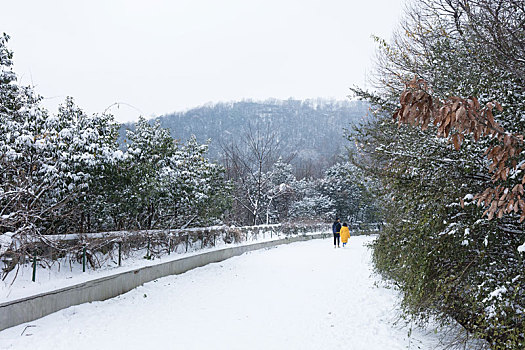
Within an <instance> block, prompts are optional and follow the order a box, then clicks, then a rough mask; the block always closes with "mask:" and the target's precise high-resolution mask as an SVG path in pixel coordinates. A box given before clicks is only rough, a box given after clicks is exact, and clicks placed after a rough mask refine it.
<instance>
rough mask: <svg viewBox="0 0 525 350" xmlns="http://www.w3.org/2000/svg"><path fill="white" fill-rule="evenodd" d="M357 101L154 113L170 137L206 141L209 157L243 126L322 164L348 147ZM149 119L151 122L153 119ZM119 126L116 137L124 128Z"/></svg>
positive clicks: (358, 112) (361, 110)
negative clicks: (346, 132) (347, 136)
mask: <svg viewBox="0 0 525 350" xmlns="http://www.w3.org/2000/svg"><path fill="white" fill-rule="evenodd" d="M367 111H368V104H367V103H366V102H362V101H333V100H324V99H315V100H292V99H288V100H273V99H272V100H266V101H260V102H256V101H249V100H244V101H239V102H229V103H217V104H213V105H205V106H201V107H197V108H193V109H190V110H188V111H184V112H176V113H171V114H168V115H164V116H160V117H157V118H155V119H153V120H158V121H159V122H160V124H161V126H162V127H164V128H168V129H170V132H171V135H172V136H173V137H174V138H175V139H180V140H183V141H185V140H187V139H188V138H189V137H190V136H191V135H192V134H193V135H195V136H196V137H197V140H198V141H199V142H201V143H204V142H206V141H207V140H208V139H211V143H210V151H209V155H210V158H212V159H217V160H219V159H220V154H221V141H222V142H226V141H227V140H229V139H231V138H233V139H235V138H237V137H242V135H243V134H245V133H246V132H247V130H248V128H249V127H251V128H252V129H256V128H259V129H260V130H266V128H268V127H269V129H270V130H271V131H272V132H274V133H275V136H276V139H277V140H278V142H279V145H280V148H281V151H282V153H283V155H285V156H286V155H287V154H291V153H296V157H295V159H294V163H296V164H298V163H304V162H309V163H313V164H316V165H319V166H323V165H326V164H324V163H326V162H327V159H329V158H333V157H334V156H335V155H336V154H339V153H341V152H342V151H343V150H344V147H345V146H350V145H349V144H348V142H347V141H346V140H345V139H344V129H345V128H346V129H349V128H351V126H352V125H353V124H356V123H359V121H360V120H361V119H362V118H363V117H364V116H365V115H366V114H367ZM153 120H152V121H153ZM126 129H133V124H124V125H123V126H122V128H121V140H122V139H123V138H124V137H125V130H126Z"/></svg>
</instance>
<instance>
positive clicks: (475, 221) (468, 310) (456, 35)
mask: <svg viewBox="0 0 525 350" xmlns="http://www.w3.org/2000/svg"><path fill="white" fill-rule="evenodd" d="M524 23H525V6H524V3H523V1H513V0H450V1H449V0H446V1H441V0H422V1H418V2H413V3H412V6H411V7H409V8H408V9H407V12H406V16H405V18H404V20H403V21H402V23H401V27H400V29H399V30H398V31H397V32H396V33H394V36H393V39H392V41H391V42H390V43H387V42H385V41H383V40H380V39H377V41H378V43H379V45H380V49H379V53H378V60H377V68H376V73H377V74H376V75H375V77H376V80H375V82H374V84H375V85H376V88H377V90H375V91H374V92H369V91H364V90H362V89H359V88H354V89H353V90H354V92H355V93H356V94H357V95H358V96H360V97H361V98H363V99H367V100H369V101H370V102H371V103H373V104H374V105H375V107H376V108H374V111H373V114H374V115H373V116H372V117H371V120H370V121H369V123H368V124H367V125H365V126H362V127H360V128H358V130H357V132H356V134H355V135H354V136H351V139H352V141H354V142H356V144H358V146H359V149H358V151H357V156H356V159H357V163H358V165H359V166H360V167H361V168H362V169H364V170H365V171H366V172H367V174H369V176H373V177H375V178H376V179H377V181H380V183H381V185H382V188H383V195H382V198H383V202H382V208H383V209H384V210H383V217H384V218H385V226H384V229H383V231H382V233H381V235H380V236H379V237H378V239H377V240H376V241H375V243H374V262H375V265H376V268H377V271H378V272H380V273H381V274H383V275H384V276H385V277H387V278H389V279H391V280H392V281H393V282H394V283H395V284H396V285H397V286H398V287H399V289H400V290H401V291H402V292H403V296H404V299H403V305H404V307H405V312H406V314H407V315H408V316H412V317H414V318H416V319H418V320H421V321H425V320H428V319H429V317H430V316H434V317H435V318H437V319H438V320H440V321H441V322H442V323H447V322H448V321H449V320H450V319H454V320H455V321H456V322H458V323H459V324H460V325H461V326H462V327H463V329H464V330H465V333H464V334H463V335H466V337H471V335H474V336H476V337H479V338H482V339H484V340H485V341H486V344H487V345H488V347H490V348H492V349H521V348H525V332H524V330H525V317H524V315H525V288H524V286H525V277H524V274H523V271H525V263H524V259H525V255H524V251H525V248H524V247H525V245H524V243H525V231H524V228H525V227H524V225H523V219H524V218H525V215H524V204H523V203H524V202H523V201H524V198H523V197H524V192H523V181H524V180H523V162H524V161H525V156H524V153H523V135H525V123H524V120H525V103H524V101H525V90H524V89H523V87H524V86H525V75H524V74H523V73H524V72H525V60H524V57H525V26H524V25H523V24H524ZM392 117H393V118H394V122H393V121H392ZM456 329H457V328H456ZM454 339H458V338H454ZM448 345H454V344H448ZM456 345H460V344H456Z"/></svg>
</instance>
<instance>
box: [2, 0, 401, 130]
mask: <svg viewBox="0 0 525 350" xmlns="http://www.w3.org/2000/svg"><path fill="white" fill-rule="evenodd" d="M403 3H404V1H403V0H366V1H360V0H346V1H344V0H319V1H317V0H223V1H218V0H142V1H138V0H91V1H75V0H45V1H43V0H32V1H26V0H10V1H3V2H2V5H1V6H0V10H1V11H0V32H2V31H3V32H6V33H7V34H9V35H10V36H11V40H10V42H9V48H10V49H12V50H13V51H14V53H15V57H14V60H15V70H16V72H17V74H18V75H19V78H20V81H21V82H22V84H24V85H34V86H35V87H36V91H37V93H39V94H40V95H42V96H44V97H45V98H46V99H45V102H44V104H45V105H46V106H47V107H48V108H50V109H51V110H55V109H56V106H57V105H58V104H59V103H61V102H62V101H63V100H64V98H65V97H66V96H73V97H74V98H75V101H76V102H77V104H78V105H79V106H80V107H81V108H83V109H84V110H85V111H87V112H88V113H95V112H103V111H104V110H106V109H107V108H108V107H109V111H111V112H112V113H113V114H115V116H116V117H117V120H119V121H130V120H136V119H137V118H138V116H139V115H143V116H145V117H148V118H149V117H151V116H153V115H162V114H166V113H169V112H173V111H181V110H186V109H189V108H192V107H196V106H199V105H202V104H205V103H208V102H220V101H236V100H241V99H256V100H263V99H266V98H271V97H273V98H280V99H287V98H290V97H292V98H299V99H304V98H315V97H326V98H335V99H345V98H346V95H348V94H349V90H348V87H350V86H352V85H360V86H363V84H364V83H365V76H366V72H369V71H370V70H371V67H372V59H373V54H374V50H375V44H374V42H373V40H372V39H371V35H372V34H374V35H378V36H381V37H383V38H385V39H388V38H389V37H390V35H391V32H392V30H393V29H394V28H395V26H396V25H397V23H398V22H399V19H400V16H401V13H402V7H403V5H402V4H403ZM115 102H122V103H123V104H121V105H120V106H119V108H117V106H115V105H114V106H112V104H114V103H115ZM110 106H112V107H110Z"/></svg>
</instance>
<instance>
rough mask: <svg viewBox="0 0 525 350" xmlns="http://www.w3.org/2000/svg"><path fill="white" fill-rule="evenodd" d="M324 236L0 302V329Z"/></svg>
mask: <svg viewBox="0 0 525 350" xmlns="http://www.w3.org/2000/svg"><path fill="white" fill-rule="evenodd" d="M324 237H330V235H328V234H313V235H302V236H295V237H289V238H284V239H279V240H275V241H267V242H261V243H254V244H249V245H242V246H236V247H231V248H224V249H219V250H214V251H210V252H205V253H201V254H197V255H192V256H188V257H182V258H180V259H177V260H172V261H168V262H165V263H161V264H159V265H153V266H146V267H141V268H138V269H135V270H131V271H125V272H121V273H118V274H115V275H111V276H106V277H101V278H97V279H94V280H91V281H88V282H83V283H79V284H76V285H73V286H69V287H66V288H62V289H57V290H54V291H51V292H46V293H41V294H37V295H33V296H30V297H26V298H21V299H16V300H12V301H8V302H5V303H1V304H0V331H1V330H4V329H6V328H9V327H13V326H17V325H20V324H22V323H25V322H30V321H34V320H36V319H38V318H41V317H44V316H47V315H49V314H52V313H54V312H57V311H59V310H62V309H65V308H68V307H70V306H74V305H79V304H83V303H89V302H92V301H101V300H106V299H110V298H114V297H116V296H118V295H121V294H124V293H126V292H129V291H130V290H132V289H134V288H136V287H138V286H140V285H143V284H144V283H147V282H151V281H153V280H155V279H158V278H161V277H165V276H170V275H177V274H181V273H184V272H186V271H189V270H192V269H194V268H197V267H201V266H204V265H207V264H210V263H215V262H219V261H223V260H226V259H229V258H231V257H234V256H238V255H241V254H243V253H246V252H249V251H253V250H258V249H264V248H268V247H274V246H278V245H281V244H288V243H293V242H299V241H306V240H310V239H316V238H324Z"/></svg>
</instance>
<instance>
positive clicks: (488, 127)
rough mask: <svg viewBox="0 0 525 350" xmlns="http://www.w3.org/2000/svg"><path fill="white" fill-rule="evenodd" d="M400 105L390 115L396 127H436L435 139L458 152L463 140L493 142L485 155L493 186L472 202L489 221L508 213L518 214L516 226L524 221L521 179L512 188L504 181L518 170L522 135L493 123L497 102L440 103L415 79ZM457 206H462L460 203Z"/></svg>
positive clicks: (451, 100)
mask: <svg viewBox="0 0 525 350" xmlns="http://www.w3.org/2000/svg"><path fill="white" fill-rule="evenodd" d="M400 102H401V107H400V108H399V109H398V110H397V111H396V112H395V113H394V115H393V118H394V120H397V122H398V124H399V125H401V124H411V125H413V126H420V127H421V129H422V130H426V129H428V127H429V125H430V124H431V123H432V124H434V125H435V126H436V127H437V130H438V133H437V136H438V137H444V138H446V139H449V140H450V141H451V142H452V143H453V144H454V148H455V149H456V150H459V149H460V147H461V144H462V143H463V141H464V139H465V136H471V137H472V138H473V140H474V141H476V142H477V141H478V140H480V139H481V138H486V137H489V138H492V139H494V140H497V142H496V144H495V145H493V146H490V147H489V148H488V149H487V150H486V152H485V154H486V155H487V157H488V159H489V161H490V166H489V172H490V173H491V174H492V182H493V183H494V184H495V186H493V187H489V188H487V189H486V190H485V191H483V192H482V193H479V194H477V195H476V197H475V199H477V200H478V202H477V204H478V205H483V206H485V207H486V208H487V210H486V211H485V213H484V215H487V216H488V219H489V220H491V219H492V218H493V217H498V218H501V217H502V216H503V215H505V214H510V213H512V212H513V213H520V215H521V216H520V222H521V221H523V220H524V219H525V201H524V200H525V197H524V189H523V184H524V183H525V176H523V177H522V179H521V183H517V184H514V186H512V185H510V184H508V182H509V181H507V180H508V179H509V174H510V173H511V171H515V170H517V168H518V159H517V158H518V155H520V154H521V152H522V147H523V135H519V134H511V133H508V132H506V131H505V130H504V129H503V128H502V127H501V126H500V125H499V124H498V123H497V121H496V120H495V119H494V114H493V111H494V109H496V110H497V111H499V112H501V111H502V110H503V108H502V106H501V105H500V104H499V103H498V102H495V101H492V102H488V103H486V104H484V105H482V104H480V103H479V101H478V99H477V98H475V97H469V98H466V99H465V98H461V97H457V96H451V97H448V98H447V99H445V100H441V99H439V98H435V97H433V96H432V95H431V93H430V89H429V87H428V84H427V83H426V82H425V81H423V80H421V79H416V78H414V79H413V80H411V81H409V82H408V83H406V87H405V90H404V91H403V93H402V94H401V96H400ZM520 169H521V170H523V169H525V163H524V164H521V165H520ZM496 184H497V185H496ZM461 205H462V206H464V203H463V200H462V201H461Z"/></svg>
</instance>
